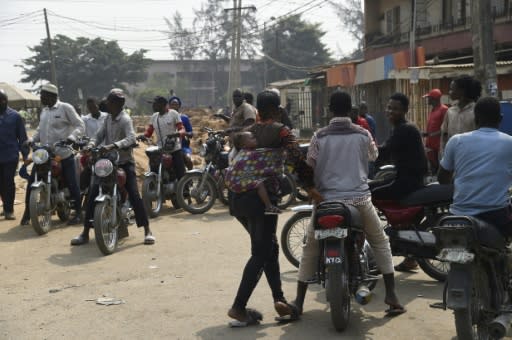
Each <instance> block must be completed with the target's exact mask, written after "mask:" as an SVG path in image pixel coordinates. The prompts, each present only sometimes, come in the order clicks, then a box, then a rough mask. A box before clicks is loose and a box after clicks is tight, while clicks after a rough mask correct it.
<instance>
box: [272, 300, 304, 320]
mask: <svg viewBox="0 0 512 340" xmlns="http://www.w3.org/2000/svg"><path fill="white" fill-rule="evenodd" d="M274 308H275V310H276V312H277V314H279V316H276V317H275V318H274V320H276V321H277V322H292V321H297V320H299V318H300V317H299V309H298V308H297V307H296V306H294V305H292V304H290V303H287V302H282V301H278V302H276V303H275V304H274Z"/></svg>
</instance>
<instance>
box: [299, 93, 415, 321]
mask: <svg viewBox="0 0 512 340" xmlns="http://www.w3.org/2000/svg"><path fill="white" fill-rule="evenodd" d="M351 109H352V103H351V98H350V95H349V94H348V93H346V92H340V91H337V92H334V93H333V94H332V95H331V98H330V103H329V110H330V111H331V112H332V114H333V116H334V117H333V118H332V119H331V121H330V122H329V125H328V126H327V127H325V128H322V129H320V130H319V131H317V133H316V134H315V135H314V136H313V138H311V143H310V146H309V150H308V155H307V163H308V164H309V165H310V166H311V167H313V169H314V183H315V188H314V189H309V194H310V196H311V198H312V199H313V201H314V202H315V203H316V204H318V203H320V202H322V201H323V200H339V201H342V202H344V203H346V204H351V205H354V206H355V207H356V208H357V209H358V211H359V213H360V214H361V218H362V220H363V226H364V232H365V235H366V239H367V240H368V242H369V243H370V246H371V247H372V249H373V251H374V253H375V261H376V262H377V266H378V268H379V270H380V271H381V272H382V274H383V278H384V285H385V287H386V295H385V298H384V302H385V303H386V304H387V305H389V309H388V310H387V311H386V313H387V314H388V315H397V314H401V313H404V312H405V309H404V307H402V305H401V304H400V302H399V300H398V297H397V296H396V293H395V278H394V272H393V260H392V256H391V248H390V245H389V240H388V238H387V236H386V234H385V233H384V229H383V228H382V226H381V224H380V219H379V216H378V215H377V212H376V210H375V208H374V207H373V204H372V201H371V194H370V190H369V187H368V183H367V182H368V161H369V160H374V159H375V158H376V156H377V147H376V146H375V143H374V142H373V138H372V136H371V134H370V132H369V131H368V130H365V129H363V128H361V127H360V126H357V125H355V124H353V123H352V121H351V118H350V113H351ZM333 155H336V157H333ZM315 210H316V209H314V210H313V217H312V218H311V221H314V215H315ZM318 247H319V245H318V241H317V240H316V239H315V237H314V228H313V222H311V223H310V224H309V226H308V230H307V238H306V244H305V246H304V248H303V253H302V258H301V261H300V266H299V278H298V282H297V298H296V299H295V306H296V307H297V309H298V310H299V313H301V312H302V309H303V304H304V298H305V296H306V291H307V286H308V284H307V281H308V280H309V279H311V278H312V277H313V276H314V274H315V269H316V266H317V264H318V256H319V248H318Z"/></svg>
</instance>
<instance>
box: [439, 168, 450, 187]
mask: <svg viewBox="0 0 512 340" xmlns="http://www.w3.org/2000/svg"><path fill="white" fill-rule="evenodd" d="M452 176H453V172H452V171H448V170H446V169H445V168H443V167H442V166H439V170H438V172H437V181H438V182H439V184H450V183H451V182H452Z"/></svg>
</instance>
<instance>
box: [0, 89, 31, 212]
mask: <svg viewBox="0 0 512 340" xmlns="http://www.w3.org/2000/svg"><path fill="white" fill-rule="evenodd" d="M8 103H9V98H8V97H7V94H6V93H5V92H4V90H1V89H0V150H2V152H0V198H1V199H2V201H3V204H4V207H3V208H4V209H3V215H4V216H5V219H6V220H14V219H16V218H15V217H14V195H15V191H16V188H15V186H14V176H15V174H16V168H17V167H18V159H19V155H18V154H19V152H20V151H21V152H22V154H23V159H26V158H27V154H28V150H26V149H25V148H22V147H21V146H22V144H23V143H24V142H25V141H26V140H27V132H26V131H25V125H24V124H23V119H22V118H21V116H20V115H19V114H18V112H16V111H14V110H13V109H11V108H10V107H9V106H7V105H8Z"/></svg>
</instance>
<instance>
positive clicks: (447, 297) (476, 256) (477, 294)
mask: <svg viewBox="0 0 512 340" xmlns="http://www.w3.org/2000/svg"><path fill="white" fill-rule="evenodd" d="M439 225H440V226H439V227H435V228H434V234H435V236H436V239H437V245H438V247H439V249H440V252H439V256H438V258H439V259H440V260H442V261H447V262H448V263H450V270H449V272H448V278H447V280H446V283H445V289H444V291H443V303H442V306H441V307H440V308H443V309H445V310H446V308H449V309H451V310H453V312H454V316H455V329H456V331H457V338H458V339H501V338H503V337H504V336H505V335H506V334H507V332H508V331H509V329H510V326H511V324H512V305H511V300H510V298H511V295H510V293H511V292H512V289H511V288H512V284H511V280H510V265H509V261H510V260H509V258H510V255H511V254H510V248H509V247H507V245H509V244H510V240H506V239H505V238H504V237H503V235H502V234H501V233H500V232H499V231H498V229H496V227H495V226H493V225H491V224H488V223H486V222H484V221H481V220H479V219H476V218H473V217H468V216H447V217H444V218H443V219H441V221H440V223H439Z"/></svg>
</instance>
